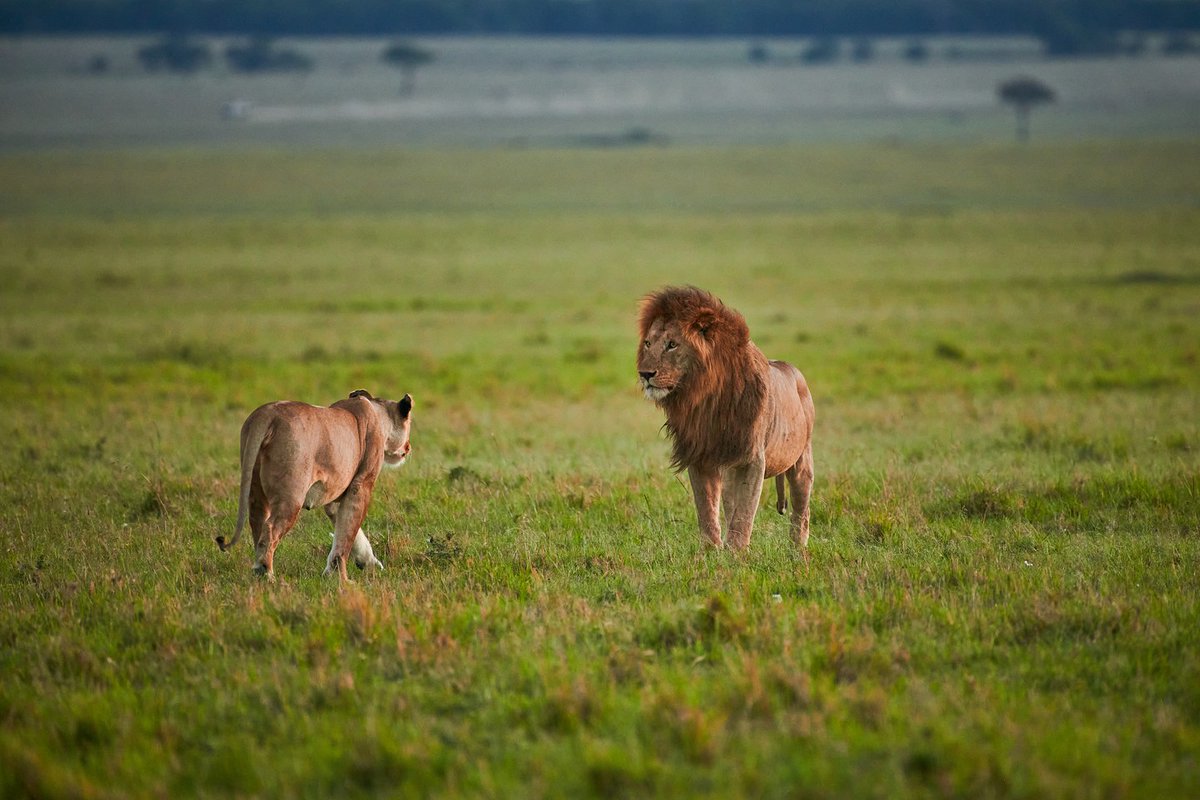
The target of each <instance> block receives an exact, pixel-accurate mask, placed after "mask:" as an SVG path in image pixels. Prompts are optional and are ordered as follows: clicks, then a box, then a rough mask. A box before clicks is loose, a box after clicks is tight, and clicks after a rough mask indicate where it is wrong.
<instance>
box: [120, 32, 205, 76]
mask: <svg viewBox="0 0 1200 800" xmlns="http://www.w3.org/2000/svg"><path fill="white" fill-rule="evenodd" d="M137 57H138V61H140V62H141V64H142V67H143V68H144V69H145V70H147V71H149V72H158V71H159V70H167V71H169V72H184V73H192V72H195V71H196V70H199V69H204V68H205V67H207V66H208V65H209V64H211V63H212V53H211V52H209V49H208V45H206V44H203V43H202V42H196V41H192V40H191V39H188V38H187V37H186V36H179V35H174V34H172V35H169V36H165V37H163V38H162V39H160V40H159V41H157V42H154V43H153V44H148V45H146V46H144V47H141V48H139V49H138V52H137Z"/></svg>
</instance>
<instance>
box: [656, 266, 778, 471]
mask: <svg viewBox="0 0 1200 800" xmlns="http://www.w3.org/2000/svg"><path fill="white" fill-rule="evenodd" d="M660 319H661V320H663V321H664V322H667V323H670V322H677V323H678V324H679V327H680V329H681V331H682V335H683V337H684V342H685V343H686V345H687V346H688V347H689V348H690V350H691V356H692V357H691V359H690V362H691V363H690V366H689V368H688V371H687V375H686V376H685V377H684V379H683V380H682V381H681V383H680V384H679V385H678V386H677V387H676V388H675V390H674V391H672V392H671V393H670V394H668V395H667V396H666V397H664V398H663V399H662V400H661V401H659V405H661V406H662V408H663V410H664V411H665V412H666V416H667V421H666V424H665V425H664V427H665V428H666V430H667V433H668V434H669V435H670V437H671V443H672V458H671V463H672V466H673V467H674V468H675V469H676V470H683V469H687V468H688V467H692V466H697V467H701V468H714V467H722V466H726V465H729V464H738V463H744V462H745V461H747V460H749V458H750V456H751V451H752V449H753V447H754V442H755V441H757V439H758V438H759V437H758V436H757V435H756V434H757V432H756V428H757V427H758V426H759V425H760V424H761V420H762V418H763V406H764V403H765V402H766V397H767V381H768V370H769V369H770V366H769V363H768V361H767V358H766V356H764V355H763V354H762V351H761V350H759V349H758V347H757V346H756V345H755V344H754V343H753V342H751V341H750V329H749V327H748V326H747V325H746V320H745V318H744V317H743V316H742V315H741V314H739V313H738V312H737V311H735V310H734V309H732V308H728V307H727V306H726V305H725V304H724V303H722V302H721V301H720V300H718V299H717V298H715V297H713V295H712V294H710V293H708V292H706V291H704V290H703V289H698V288H696V287H694V286H684V287H667V288H665V289H663V290H661V291H658V292H655V293H654V294H650V295H647V296H646V297H645V298H644V299H643V300H642V305H641V310H640V313H639V315H638V325H639V330H640V332H641V337H642V338H643V339H644V338H646V335H647V333H648V332H649V330H650V327H651V326H652V325H653V324H654V323H655V321H657V320H660Z"/></svg>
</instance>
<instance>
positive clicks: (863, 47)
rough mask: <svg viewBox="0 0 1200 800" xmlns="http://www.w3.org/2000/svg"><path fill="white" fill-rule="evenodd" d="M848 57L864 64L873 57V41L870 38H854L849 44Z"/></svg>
mask: <svg viewBox="0 0 1200 800" xmlns="http://www.w3.org/2000/svg"><path fill="white" fill-rule="evenodd" d="M850 57H851V58H852V59H854V61H855V63H858V64H865V63H866V62H868V61H870V60H871V59H873V58H875V43H874V42H872V41H871V40H870V39H866V38H863V39H855V40H854V44H852V45H851V46H850Z"/></svg>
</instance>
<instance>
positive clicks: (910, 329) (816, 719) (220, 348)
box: [0, 140, 1200, 798]
mask: <svg viewBox="0 0 1200 800" xmlns="http://www.w3.org/2000/svg"><path fill="white" fill-rule="evenodd" d="M0 185H2V186H3V187H4V190H3V192H2V193H0V273H2V275H3V279H2V285H0V409H2V414H0V432H2V434H3V437H4V439H5V446H4V447H3V448H0V478H2V480H0V487H2V488H0V500H2V503H3V506H4V508H5V509H6V514H5V516H4V522H3V523H2V527H3V531H4V535H3V537H2V540H0V541H2V549H0V722H2V724H0V795H3V796H6V797H20V796H37V797H72V798H79V797H97V798H102V797H118V796H119V797H126V796H135V797H136V796H166V797H177V796H274V797H306V796H313V797H316V796H320V797H329V796H360V795H383V796H422V795H436V796H450V797H453V796H502V797H515V796H550V797H553V796H564V797H580V796H642V795H669V796H683V795H692V796H719V797H739V796H746V797H782V796H787V797H814V798H819V797H889V798H894V797H923V796H935V797H968V796H969V797H1089V798H1091V797H1195V796H1196V795H1197V794H1198V793H1200V764H1198V763H1197V754H1198V753H1200V599H1198V592H1197V587H1198V585H1200V476H1198V464H1200V422H1198V420H1200V368H1198V363H1197V362H1198V358H1200V144H1197V143H1196V142H1194V141H1163V140H1159V141H1151V140H1146V141H1141V142H1134V141H1128V142H1124V141H1113V142H1092V143H1078V142H1076V143H1072V142H1042V143H1039V142H1036V141H1035V142H1034V143H1033V144H1031V145H1028V146H1025V147H1019V146H1015V145H1003V144H995V145H989V144H949V145H933V144H928V145H919V144H911V145H903V144H876V143H864V144H853V145H804V146H802V145H787V146H778V147H747V146H741V147H711V148H689V147H646V148H619V149H592V150H589V149H530V150H503V149H499V150H469V151H458V152H450V151H445V150H437V149H429V150H421V151H415V150H412V151H406V150H398V149H379V150H375V151H339V150H324V151H316V150H304V151H300V150H290V151H289V150H251V151H243V152H233V151H219V150H194V151H191V150H189V151H182V150H179V151H177V150H147V151H139V152H132V151H130V152H102V151H86V152H85V151H80V152H30V153H23V154H20V155H8V156H4V157H2V158H0ZM676 283H690V284H696V285H699V286H702V287H705V288H707V289H710V290H712V291H713V292H715V293H716V294H718V295H719V296H721V297H722V298H723V299H725V300H726V301H727V302H728V303H730V304H731V305H733V306H735V307H736V308H738V309H739V310H741V311H742V312H743V313H744V314H745V315H746V317H747V320H748V322H749V324H750V327H751V331H752V332H753V335H754V338H755V340H756V342H757V343H758V344H759V345H760V346H761V347H762V348H763V350H764V351H765V352H766V353H767V354H768V355H769V356H772V357H775V358H784V359H787V360H789V361H792V362H793V363H795V364H797V365H798V366H800V368H801V369H802V370H803V371H804V372H805V374H806V375H807V378H808V381H809V383H810V385H811V387H812V390H813V393H814V396H815V399H816V405H817V427H816V432H815V439H814V449H815V458H816V476H817V477H816V485H815V490H814V495H813V520H812V539H811V541H810V558H809V559H808V560H807V561H806V560H804V559H802V558H801V557H800V555H799V553H797V552H796V551H795V550H794V549H793V546H792V544H791V542H790V541H789V538H788V534H787V522H786V519H785V518H783V517H780V516H778V515H776V514H775V513H774V511H773V509H772V508H771V502H770V497H769V496H768V497H766V498H764V503H763V506H762V508H761V509H760V512H759V515H758V519H757V524H756V526H755V530H754V536H753V539H752V541H751V546H750V549H749V551H748V552H746V553H732V552H724V551H710V552H705V551H703V550H702V549H701V546H700V540H699V535H698V533H697V530H696V523H695V517H694V512H693V510H692V505H691V500H690V497H689V492H688V489H687V485H686V480H681V479H680V478H678V477H676V476H674V475H673V474H672V473H671V472H670V471H669V468H668V461H669V452H668V445H667V443H666V440H665V438H664V435H663V433H662V432H661V431H660V425H661V422H662V420H661V415H660V413H659V412H658V411H657V410H656V409H655V408H654V407H653V406H652V405H651V404H650V403H648V402H647V401H645V400H644V399H643V398H642V397H641V396H640V395H639V393H638V390H637V387H636V381H635V377H636V376H635V373H634V354H635V349H636V346H637V340H636V335H637V334H636V330H635V318H636V309H637V304H638V300H639V298H640V297H641V296H642V295H643V294H644V293H646V292H648V291H651V290H653V289H655V288H658V287H660V286H662V285H664V284H676ZM358 388H366V389H369V390H370V391H372V392H373V393H375V394H378V395H384V396H390V397H399V396H400V395H401V394H403V393H404V392H410V393H411V394H412V395H413V397H414V399H415V409H414V423H413V436H412V442H413V454H412V457H411V459H410V463H409V464H408V465H407V466H405V467H404V468H403V469H401V470H399V471H392V472H388V473H386V474H385V475H384V476H382V478H381V480H380V482H379V484H378V487H377V490H376V494H375V498H374V502H373V504H372V507H371V510H370V514H369V516H368V518H367V523H366V525H365V527H366V530H367V532H368V534H369V536H370V537H371V538H372V540H373V542H374V546H375V552H376V554H377V555H378V556H379V557H380V559H381V560H382V561H383V563H384V565H385V569H384V571H382V572H379V573H371V572H365V573H359V572H356V571H355V570H351V572H352V574H353V576H354V577H355V581H354V582H353V583H352V584H349V585H346V586H339V584H338V582H337V580H336V579H334V578H326V577H322V575H321V570H322V568H323V566H324V562H325V554H326V553H327V551H328V548H329V535H328V525H327V524H326V522H325V521H324V518H323V516H322V515H320V514H319V512H312V513H310V514H308V515H305V516H304V517H302V518H301V522H300V524H299V525H298V526H297V528H296V529H295V530H294V531H293V532H292V534H291V535H290V536H289V537H288V538H287V539H285V540H284V541H283V543H282V545H281V546H280V549H279V551H278V554H277V556H276V562H275V569H276V573H277V575H278V580H277V581H276V582H274V583H266V582H263V581H261V580H260V579H258V578H256V577H255V576H254V575H252V573H251V571H250V560H251V559H250V547H249V546H248V545H246V543H245V542H243V543H242V545H243V546H242V547H240V548H239V549H237V550H235V551H234V552H232V553H220V552H218V550H217V547H216V545H215V544H214V543H213V538H214V537H215V536H216V535H218V534H225V535H229V534H230V533H231V531H232V527H233V523H234V517H235V514H236V495H237V486H238V478H237V440H238V429H239V426H240V425H241V422H242V420H243V419H244V418H245V417H246V415H247V414H248V413H249V412H250V411H251V410H252V409H253V408H254V407H255V406H257V405H259V404H260V403H263V402H266V401H268V400H274V399H282V398H291V399H298V400H305V401H309V402H314V403H319V404H328V403H330V402H333V401H335V400H337V399H339V398H342V397H344V396H346V395H347V394H348V393H349V392H350V391H352V390H354V389H358Z"/></svg>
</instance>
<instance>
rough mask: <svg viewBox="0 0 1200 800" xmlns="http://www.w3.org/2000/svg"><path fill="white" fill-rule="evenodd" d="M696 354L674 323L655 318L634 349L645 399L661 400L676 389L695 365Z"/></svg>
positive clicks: (681, 330)
mask: <svg viewBox="0 0 1200 800" xmlns="http://www.w3.org/2000/svg"><path fill="white" fill-rule="evenodd" d="M695 360H696V353H695V350H694V349H693V348H692V345H691V344H690V343H689V342H688V340H687V338H686V337H685V336H684V331H683V328H682V326H680V324H679V323H678V322H675V321H668V320H664V319H661V318H660V319H656V320H655V321H654V322H653V323H651V325H650V327H649V329H647V331H646V338H645V339H643V340H642V346H641V347H640V348H638V358H637V370H638V378H639V380H640V381H641V385H642V391H643V392H645V393H646V398H647V399H649V400H653V401H654V402H656V403H661V402H662V401H663V400H664V399H666V397H667V396H668V395H669V394H671V392H673V391H675V390H676V389H678V388H679V387H680V386H681V385H682V384H683V382H684V380H685V379H686V378H687V375H688V372H689V371H690V370H691V368H692V367H693V365H694V364H695Z"/></svg>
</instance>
